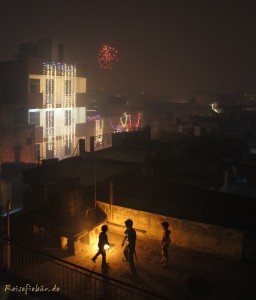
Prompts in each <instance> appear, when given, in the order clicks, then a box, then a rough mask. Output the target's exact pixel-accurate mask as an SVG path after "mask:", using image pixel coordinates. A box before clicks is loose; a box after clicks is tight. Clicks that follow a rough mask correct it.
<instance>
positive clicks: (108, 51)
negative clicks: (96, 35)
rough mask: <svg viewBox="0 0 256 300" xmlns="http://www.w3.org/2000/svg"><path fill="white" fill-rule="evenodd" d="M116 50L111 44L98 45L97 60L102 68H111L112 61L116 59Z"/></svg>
mask: <svg viewBox="0 0 256 300" xmlns="http://www.w3.org/2000/svg"><path fill="white" fill-rule="evenodd" d="M117 54H118V51H117V50H116V49H115V48H114V47H113V46H111V45H108V44H104V45H102V46H101V47H100V50H99V56H98V62H99V66H100V68H101V69H103V70H111V69H112V67H113V63H114V62H116V61H118V58H117Z"/></svg>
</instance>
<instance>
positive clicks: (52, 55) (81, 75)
mask: <svg viewBox="0 0 256 300" xmlns="http://www.w3.org/2000/svg"><path fill="white" fill-rule="evenodd" d="M0 85H1V89H0V91H1V92H0V99H1V102H0V103H1V106H2V107H6V106H8V107H10V108H11V109H12V108H13V109H14V107H16V108H17V107H18V110H19V112H20V113H19V114H16V117H15V121H14V123H17V124H19V125H33V126H34V128H35V135H34V157H33V160H34V161H37V160H39V159H40V160H41V159H50V158H58V159H64V158H67V157H70V156H72V155H73V153H74V152H75V151H76V149H77V145H78V141H79V139H84V138H85V123H86V108H85V94H86V75H85V67H84V66H83V65H76V64H74V63H66V62H64V46H63V44H61V43H59V42H58V41H55V40H51V39H47V40H40V41H38V42H37V43H36V44H31V43H29V44H23V45H21V46H20V49H19V54H18V56H17V59H16V60H14V61H9V62H4V63H1V64H0ZM16 110H17V109H16Z"/></svg>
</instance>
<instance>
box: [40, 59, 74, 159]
mask: <svg viewBox="0 0 256 300" xmlns="http://www.w3.org/2000/svg"><path fill="white" fill-rule="evenodd" d="M43 75H44V77H45V82H46V91H45V92H43V106H44V108H45V109H46V114H48V118H47V117H46V135H45V137H46V140H45V142H43V147H42V150H43V153H42V154H43V157H46V152H45V151H46V147H47V146H48V150H52V149H54V155H55V156H60V153H61V148H63V147H64V146H66V147H70V148H72V147H71V145H73V148H75V146H76V144H77V139H76V137H75V123H74V122H72V115H73V111H72V109H73V108H75V107H76V84H75V80H76V65H72V64H65V63H55V62H51V63H44V64H43ZM67 108H69V110H70V113H67V117H66V116H65V111H66V109H67ZM55 109H56V111H58V109H63V111H62V112H61V114H62V117H61V119H62V120H65V118H67V120H66V124H65V126H63V124H62V123H63V122H62V123H61V124H60V123H59V124H55V122H54V118H52V117H51V116H50V114H52V115H53V116H54V112H55ZM50 111H52V113H50ZM58 113H60V111H58ZM46 143H47V146H46ZM54 144H56V147H54V148H53V145H54Z"/></svg>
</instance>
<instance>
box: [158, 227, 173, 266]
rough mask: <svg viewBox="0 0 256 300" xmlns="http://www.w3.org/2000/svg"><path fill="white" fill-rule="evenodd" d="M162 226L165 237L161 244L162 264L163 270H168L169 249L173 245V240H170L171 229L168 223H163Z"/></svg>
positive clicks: (163, 236)
mask: <svg viewBox="0 0 256 300" xmlns="http://www.w3.org/2000/svg"><path fill="white" fill-rule="evenodd" d="M161 225H162V227H163V235H162V238H161V242H160V244H161V249H162V261H161V262H162V263H163V268H167V267H168V263H169V253H168V248H169V245H170V243H171V239H170V233H171V231H170V230H169V229H168V228H169V223H168V222H162V223H161Z"/></svg>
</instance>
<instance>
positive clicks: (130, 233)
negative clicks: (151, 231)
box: [122, 219, 137, 275]
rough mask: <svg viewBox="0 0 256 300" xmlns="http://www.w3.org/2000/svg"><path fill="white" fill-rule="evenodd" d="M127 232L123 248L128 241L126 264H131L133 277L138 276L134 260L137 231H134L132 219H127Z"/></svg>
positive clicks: (125, 251)
mask: <svg viewBox="0 0 256 300" xmlns="http://www.w3.org/2000/svg"><path fill="white" fill-rule="evenodd" d="M124 223H125V226H126V230H125V232H124V234H125V237H124V240H123V242H122V246H123V245H124V243H125V241H126V240H127V245H126V246H125V248H124V252H123V253H124V258H123V261H124V262H129V265H130V270H131V273H132V275H134V274H136V268H135V265H134V258H133V256H134V255H135V256H136V252H135V246H136V238H137V236H136V231H135V230H134V229H133V227H132V226H133V221H132V220H131V219H127V220H126V221H125V222H124Z"/></svg>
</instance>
